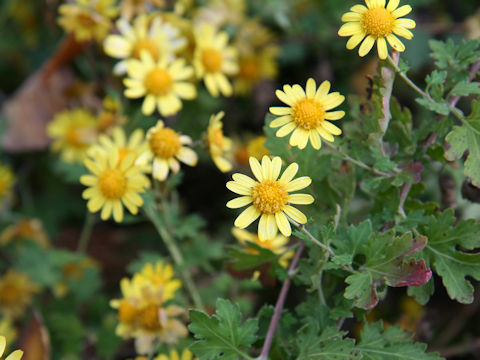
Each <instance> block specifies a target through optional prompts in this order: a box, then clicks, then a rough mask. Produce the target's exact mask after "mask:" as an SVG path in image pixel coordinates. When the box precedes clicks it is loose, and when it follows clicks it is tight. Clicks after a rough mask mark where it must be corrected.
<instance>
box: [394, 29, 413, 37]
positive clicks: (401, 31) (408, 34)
mask: <svg viewBox="0 0 480 360" xmlns="http://www.w3.org/2000/svg"><path fill="white" fill-rule="evenodd" d="M393 33H394V34H396V35H398V36H401V37H404V38H405V39H407V40H410V39H411V38H413V34H412V32H411V31H410V30H407V29H405V28H404V27H401V26H398V25H395V27H394V28H393Z"/></svg>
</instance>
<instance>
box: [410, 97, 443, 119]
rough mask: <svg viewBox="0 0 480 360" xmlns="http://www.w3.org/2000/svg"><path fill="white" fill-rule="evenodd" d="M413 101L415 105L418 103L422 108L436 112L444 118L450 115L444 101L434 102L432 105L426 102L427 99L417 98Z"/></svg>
mask: <svg viewBox="0 0 480 360" xmlns="http://www.w3.org/2000/svg"><path fill="white" fill-rule="evenodd" d="M415 101H416V102H417V103H419V104H420V105H422V106H423V107H424V108H426V109H428V110H430V111H433V112H436V113H437V114H440V115H445V116H446V115H448V114H449V113H450V108H449V106H448V104H447V103H446V102H445V101H444V102H434V103H433V102H430V101H428V100H427V99H424V98H417V99H415Z"/></svg>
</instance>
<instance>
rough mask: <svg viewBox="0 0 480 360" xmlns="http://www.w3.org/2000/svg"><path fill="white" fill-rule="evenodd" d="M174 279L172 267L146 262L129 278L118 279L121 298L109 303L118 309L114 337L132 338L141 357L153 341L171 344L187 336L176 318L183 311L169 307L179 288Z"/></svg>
mask: <svg viewBox="0 0 480 360" xmlns="http://www.w3.org/2000/svg"><path fill="white" fill-rule="evenodd" d="M173 276H174V272H173V268H172V266H171V265H169V264H163V263H162V262H157V263H156V264H155V265H152V264H150V263H147V264H146V265H145V266H144V267H143V269H142V270H141V271H140V272H139V273H136V274H134V275H133V277H132V278H131V279H129V278H124V279H122V280H121V282H120V288H121V291H122V298H121V299H116V300H112V301H111V302H110V305H111V306H112V307H113V308H115V309H117V310H118V319H119V324H118V326H117V329H116V333H117V335H119V336H121V337H123V338H132V337H133V338H135V340H136V347H137V351H138V353H140V354H144V353H146V352H148V351H149V350H150V349H151V346H153V345H154V343H155V342H158V341H160V342H163V343H167V344H173V343H176V342H177V341H178V339H179V338H181V337H185V336H187V334H188V330H187V328H186V327H185V325H184V322H183V321H180V320H179V319H177V318H178V317H179V316H181V315H183V314H184V313H185V310H184V309H183V308H181V307H179V306H177V305H173V304H171V300H172V299H173V298H174V297H175V292H176V291H177V290H178V289H179V288H180V287H181V285H182V284H181V282H180V281H179V280H176V279H173Z"/></svg>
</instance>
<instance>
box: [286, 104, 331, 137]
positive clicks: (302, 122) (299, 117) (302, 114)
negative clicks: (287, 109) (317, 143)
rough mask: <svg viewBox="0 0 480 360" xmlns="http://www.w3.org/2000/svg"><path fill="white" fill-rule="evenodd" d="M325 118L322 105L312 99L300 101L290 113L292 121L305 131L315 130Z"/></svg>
mask: <svg viewBox="0 0 480 360" xmlns="http://www.w3.org/2000/svg"><path fill="white" fill-rule="evenodd" d="M324 117H325V110H324V108H323V105H322V104H321V103H320V102H318V101H317V100H314V99H303V100H300V101H299V102H298V103H297V104H296V105H295V106H294V107H293V111H292V119H293V121H294V122H295V124H297V125H298V126H300V127H303V128H304V129H306V130H310V129H315V128H317V127H318V126H319V125H320V122H321V121H323V119H324Z"/></svg>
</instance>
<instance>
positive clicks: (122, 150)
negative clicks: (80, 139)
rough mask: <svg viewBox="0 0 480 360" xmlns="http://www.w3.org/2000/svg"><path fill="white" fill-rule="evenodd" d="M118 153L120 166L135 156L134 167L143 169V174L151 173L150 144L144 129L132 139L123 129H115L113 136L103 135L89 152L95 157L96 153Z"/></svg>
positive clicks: (132, 136)
mask: <svg viewBox="0 0 480 360" xmlns="http://www.w3.org/2000/svg"><path fill="white" fill-rule="evenodd" d="M115 149H116V150H117V151H118V156H119V158H118V163H119V164H120V163H121V162H122V161H123V159H125V158H126V157H127V156H132V154H133V156H134V161H133V164H134V165H138V166H141V167H142V171H143V172H150V171H151V166H150V165H149V164H148V162H149V160H150V156H149V153H148V143H147V141H146V140H145V135H144V132H143V130H142V129H136V130H135V131H134V132H132V134H131V135H130V137H128V138H127V135H126V134H125V130H124V129H123V128H121V127H115V128H114V129H113V131H112V136H107V135H105V134H102V135H100V136H99V137H98V144H95V145H92V146H91V147H90V149H89V150H88V152H89V154H92V156H93V157H95V155H94V154H95V152H96V151H107V153H111V152H113V151H115Z"/></svg>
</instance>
